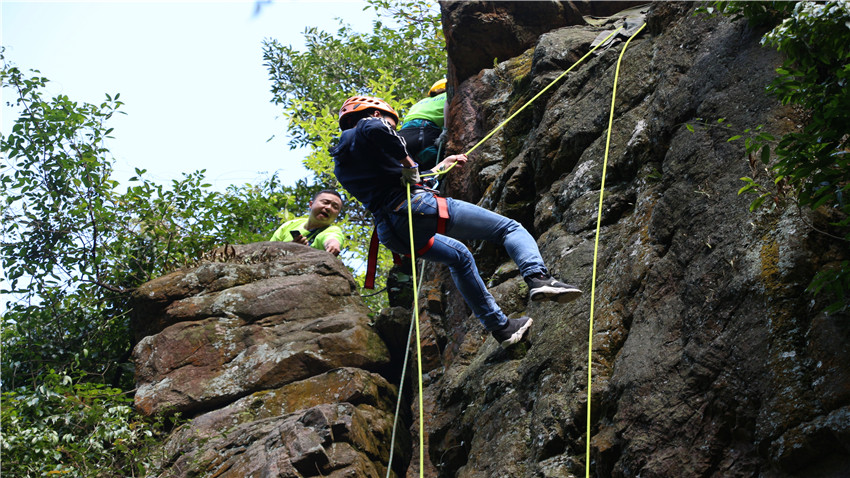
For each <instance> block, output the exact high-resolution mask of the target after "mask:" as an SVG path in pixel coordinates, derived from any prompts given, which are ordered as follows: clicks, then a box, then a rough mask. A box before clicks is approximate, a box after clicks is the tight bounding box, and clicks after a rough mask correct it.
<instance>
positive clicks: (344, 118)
mask: <svg viewBox="0 0 850 478" xmlns="http://www.w3.org/2000/svg"><path fill="white" fill-rule="evenodd" d="M370 108H375V109H376V110H380V111H383V112H384V113H389V114H391V115H392V116H393V117H395V120H396V123H398V113H396V112H395V110H394V109H393V107H392V106H390V105H389V103H387V102H386V101H384V100H382V99H380V98H375V97H373V96H352V97H351V98H349V99H347V100H345V103H343V104H342V108H340V109H339V127H340V129H342V130H346V129H349V128H351V127H353V126H354V125H353V124H351V119H352V117H351V116H349V115H351V114H352V113H357V112H361V111H366V110H368V109H370ZM355 116H356V115H355Z"/></svg>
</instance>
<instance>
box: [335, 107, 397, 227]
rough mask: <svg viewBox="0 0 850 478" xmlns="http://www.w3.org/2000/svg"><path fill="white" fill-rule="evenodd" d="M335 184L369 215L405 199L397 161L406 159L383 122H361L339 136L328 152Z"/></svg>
mask: <svg viewBox="0 0 850 478" xmlns="http://www.w3.org/2000/svg"><path fill="white" fill-rule="evenodd" d="M330 153H331V156H333V158H334V163H335V164H336V166H335V167H334V174H335V175H336V179H337V181H339V183H340V184H341V185H342V187H344V188H345V190H346V191H348V193H349V194H351V195H352V196H354V197H356V198H357V200H359V201H360V202H361V203H363V205H364V206H366V208H367V209H368V210H369V211H371V212H372V214H379V213H382V212H384V210H385V208H392V207H395V206H396V205H397V204H399V203H400V202H401V201H402V200H404V198H405V197H406V193H405V188H404V185H403V184H402V182H401V170H402V166H401V161H402V160H403V159H404V158H405V157H406V156H408V153H407V148H406V147H405V143H404V139H402V137H401V136H399V135H398V133H396V131H395V129H394V128H393V127H392V126H390V125H389V124H388V123H386V122H385V121H384V120H382V119H380V118H375V117H367V118H363V119H361V120H360V121H358V122H357V125H356V126H355V127H354V128H350V129H347V130H345V131H343V132H342V136H341V137H340V139H339V144H338V145H337V146H336V147H334V148H332V149H331V151H330Z"/></svg>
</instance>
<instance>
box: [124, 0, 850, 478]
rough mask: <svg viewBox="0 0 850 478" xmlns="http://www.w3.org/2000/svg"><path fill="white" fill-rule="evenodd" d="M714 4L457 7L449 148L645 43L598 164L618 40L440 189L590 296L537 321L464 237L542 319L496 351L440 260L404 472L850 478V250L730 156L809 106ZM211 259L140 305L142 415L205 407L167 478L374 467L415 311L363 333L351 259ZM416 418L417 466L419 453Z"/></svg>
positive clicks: (503, 298) (623, 86) (509, 268)
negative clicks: (824, 272)
mask: <svg viewBox="0 0 850 478" xmlns="http://www.w3.org/2000/svg"><path fill="white" fill-rule="evenodd" d="M697 6H698V5H697V4H695V3H690V2H682V3H678V2H657V3H653V4H652V5H650V6H648V7H646V8H643V9H640V8H637V9H636V8H634V7H633V3H632V2H622V3H621V2H442V3H441V8H442V11H443V22H444V29H445V33H446V38H447V42H448V54H449V61H450V65H451V66H450V74H449V80H450V115H451V116H450V118H449V120H448V123H447V124H448V127H449V135H450V139H449V144H448V151H449V152H452V153H457V152H464V151H467V150H468V149H469V148H471V147H472V146H473V145H474V144H476V143H477V142H478V141H479V140H480V139H481V138H483V137H484V136H485V135H486V134H487V133H489V132H490V131H491V130H492V129H493V128H494V127H496V126H497V125H499V124H500V123H502V121H504V120H505V119H506V118H507V117H508V116H509V115H512V114H513V113H514V112H516V111H518V110H519V108H520V107H521V106H522V105H523V104H525V102H526V101H528V100H529V99H530V98H532V97H533V96H535V95H537V94H538V93H539V92H541V91H542V90H543V89H544V88H545V87H546V86H547V85H549V84H550V82H551V81H552V80H554V79H555V78H557V77H558V76H559V75H560V74H561V73H562V72H563V71H565V70H566V69H567V68H569V67H570V66H571V65H573V63H574V62H576V61H577V60H578V59H579V58H581V57H582V56H583V55H584V54H585V53H587V52H588V51H589V50H590V48H591V44H592V43H593V42H594V40H595V39H596V38H597V37H598V36H599V34H600V32H603V31H610V30H613V28H614V27H615V26H618V25H620V24H623V22H625V24H626V26H627V27H629V28H631V27H632V26H634V25H638V24H641V23H642V22H644V21H645V22H646V24H647V27H646V28H645V29H644V30H643V32H642V33H641V34H640V35H639V36H637V37H636V38H635V39H634V40H633V41H632V42H631V44H630V46H629V49H628V50H627V51H626V53H625V55H624V56H623V59H622V62H621V64H620V70H619V81H618V83H617V97H616V102H615V109H614V121H613V127H612V128H611V131H610V149H609V150H608V153H607V155H606V143H607V142H608V141H607V140H608V118H609V111H610V107H611V93H612V90H613V86H614V75H615V70H616V68H617V62H618V58H619V55H620V52H621V51H622V48H623V44H624V40H625V38H626V37H625V36H623V35H618V36H617V37H616V38H615V40H614V41H613V42H612V43H611V44H610V45H607V46H605V47H604V48H601V49H600V50H598V51H597V53H596V54H595V55H592V56H590V57H589V58H588V59H586V60H584V62H583V63H582V64H581V65H579V66H578V67H576V68H575V69H574V70H573V71H571V73H570V74H569V75H567V76H566V77H565V78H564V79H562V80H560V82H559V83H557V84H555V85H554V86H553V87H552V88H550V89H548V90H547V91H546V92H545V93H544V94H543V95H541V96H540V97H539V98H538V99H537V100H536V102H535V103H534V104H533V105H532V106H531V107H529V108H527V109H525V110H523V112H522V113H520V114H519V115H517V116H516V117H515V118H514V119H513V120H512V121H511V122H510V123H508V125H507V126H506V127H504V128H503V129H501V130H499V132H498V133H496V134H495V135H494V136H493V137H492V138H491V139H489V140H488V141H487V142H486V143H484V144H482V145H481V147H479V148H478V149H476V150H475V151H474V153H472V154H471V155H470V161H469V163H467V164H466V165H465V167H464V168H463V169H459V168H456V170H453V171H452V172H451V173H450V174H449V175H448V176H447V177H446V178H444V180H443V183H444V184H446V186H447V191H446V194H447V195H450V196H453V197H455V198H460V199H464V200H467V201H470V202H473V203H478V204H480V205H482V206H484V207H486V208H488V209H491V210H494V211H496V212H499V213H501V214H503V215H506V216H509V217H512V218H514V219H516V220H518V221H520V222H521V223H523V225H524V226H525V227H526V228H527V229H528V230H529V231H531V232H532V234H533V235H534V236H535V237H537V238H538V245H539V247H540V250H541V252H542V254H543V257H544V259H545V260H546V263H547V265H548V267H549V268H550V269H551V270H552V271H553V272H555V273H556V275H559V276H560V277H561V278H563V279H564V280H565V281H568V282H571V283H574V284H577V285H578V286H579V287H581V288H582V289H583V290H584V291H585V293H584V295H583V296H582V297H581V298H580V299H579V300H577V301H575V302H573V303H570V304H567V305H558V304H554V303H534V304H529V303H528V300H527V295H528V293H527V292H528V291H527V288H526V286H525V283H524V282H523V280H522V278H521V277H519V275H518V272H517V268H516V267H515V266H514V265H513V264H512V263H511V262H510V260H509V259H508V258H507V257H506V254H505V251H504V250H503V249H500V248H498V247H495V246H493V245H491V244H482V243H470V244H468V245H469V247H470V248H471V249H472V250H473V252H474V253H475V255H476V260H477V262H478V266H479V269H480V270H481V273H482V276H483V277H484V279H485V281H486V282H487V285H488V287H489V288H490V289H491V291H492V292H493V294H494V296H495V297H496V299H497V301H498V302H499V304H500V305H501V306H502V308H503V309H504V310H505V312H506V313H508V314H509V315H528V316H531V317H533V318H534V325H533V327H532V328H531V329H530V332H529V337H528V340H527V341H524V342H521V343H520V344H518V345H517V346H515V347H513V348H511V349H508V350H503V349H501V348H500V347H499V346H498V345H497V344H496V343H495V341H494V340H493V339H492V338H491V337H490V336H489V335H488V334H487V333H486V332H485V331H484V330H483V329H482V328H481V326H480V324H478V322H477V321H476V320H475V319H474V317H472V316H471V315H470V313H469V310H468V309H467V308H466V306H465V304H464V303H463V301H462V300H461V299H460V297H459V294H458V293H457V291H456V290H455V289H454V286H453V284H452V281H451V279H450V277H449V275H448V272H447V271H446V270H444V269H443V268H441V267H435V266H433V265H428V267H427V268H426V269H425V273H424V277H421V278H420V280H422V281H423V282H424V291H423V293H422V297H420V300H419V304H420V305H421V307H422V313H421V317H420V319H421V327H420V335H421V337H422V349H423V353H424V357H423V372H424V376H423V383H424V384H425V396H424V409H425V410H424V412H425V421H424V423H423V424H419V423H417V422H416V421H413V420H414V419H415V417H418V411H417V410H416V409H415V407H416V404H417V403H418V401H417V400H415V399H413V400H409V403H412V404H413V405H410V406H406V407H405V409H404V413H402V419H403V420H402V421H403V424H404V426H405V427H409V431H407V429H406V433H400V434H398V438H397V442H396V444H395V445H396V448H395V450H396V455H395V456H396V458H394V461H393V465H392V469H393V472H394V473H397V475H398V476H408V477H411V478H412V477H418V476H427V477H462V478H473V477H474V478H479V477H480V478H491V477H500V478H501V477H516V478H528V477H541V478H569V477H578V476H584V474H585V464H586V463H587V462H588V461H589V462H590V468H591V469H590V475H591V476H597V477H605V478H607V477H623V478H631V477H636V476H642V477H681V476H689V477H691V476H693V477H726V476H760V477H807V478H809V477H838V476H846V473H847V470H850V453H848V451H850V365H848V364H850V347H848V345H847V344H848V343H850V317H847V315H846V314H845V315H829V314H827V313H825V312H824V310H825V308H826V305H827V302H828V299H827V298H825V297H822V296H813V295H812V294H811V293H810V292H808V291H807V286H808V284H809V283H810V282H811V279H812V277H813V276H814V274H815V273H816V272H817V271H818V270H821V269H823V268H826V267H831V266H834V265H835V264H837V263H840V262H841V261H843V260H848V259H849V258H850V248H847V246H846V244H843V243H841V242H839V241H836V240H834V239H833V238H832V237H831V236H830V235H828V234H824V233H822V232H821V231H825V232H829V229H830V226H829V223H830V222H831V221H832V219H831V218H829V217H827V214H828V213H829V212H828V211H816V212H811V211H800V210H798V209H797V208H796V207H793V206H790V205H787V204H784V203H782V202H779V203H777V204H776V205H775V206H774V207H772V208H766V209H763V210H761V211H759V212H757V213H751V212H749V210H748V206H749V202H750V198H748V197H745V196H739V195H738V194H737V192H738V189H739V188H741V186H742V185H743V183H742V182H741V181H740V179H739V178H741V177H743V176H750V177H754V178H756V179H757V180H759V181H761V182H762V183H765V184H771V182H770V181H771V179H772V178H770V177H769V176H768V175H767V173H766V172H765V170H764V169H763V167H762V166H761V163H760V162H759V161H758V159H751V158H748V157H747V155H746V153H745V151H744V148H743V145H742V144H740V143H741V141H733V142H729V141H728V139H729V138H730V137H731V136H733V135H735V134H741V133H742V132H743V131H744V130H745V129H747V128H756V127H758V126H759V125H763V130H764V131H768V132H770V133H771V134H773V135H774V136H776V137H779V136H781V135H782V134H785V133H788V132H791V131H795V130H796V129H797V128H800V127H801V125H802V124H803V122H804V120H805V114H804V112H799V111H795V110H793V109H791V108H788V107H784V106H782V105H781V104H779V103H778V102H777V101H776V100H775V99H773V98H772V97H771V96H770V95H768V94H767V93H766V92H765V86H766V85H767V84H768V83H769V82H770V79H771V78H772V76H773V74H774V69H775V68H776V67H777V66H778V65H779V64H780V63H781V58H780V57H779V55H778V54H777V53H776V52H775V51H772V50H769V49H764V48H762V47H761V46H760V45H759V40H760V38H761V36H762V34H763V33H764V31H757V30H753V29H752V28H750V27H749V26H748V25H747V24H746V21H745V20H737V21H733V20H731V19H729V18H724V17H710V16H707V15H704V14H697V15H695V14H694V13H695V9H696V7H697ZM625 7H629V8H630V10H628V11H627V12H626V13H622V14H614V15H611V14H612V13H613V12H615V11H619V10H620V9H622V8H625ZM582 15H585V16H582ZM587 15H593V17H590V16H587ZM605 15H611V16H610V17H609V18H607V19H604V18H598V17H601V16H605ZM494 58H497V59H498V64H496V65H494ZM603 162H607V170H606V175H605V181H604V185H605V188H604V200H603V201H602V212H601V217H599V224H600V238H599V242H598V244H599V248H598V253H596V254H595V253H594V247H595V243H596V241H595V233H596V227H597V219H598V215H597V210H598V207H599V203H600V199H599V197H600V196H599V194H600V188H601V186H602V183H603V179H602V171H603ZM594 256H596V274H595V276H596V281H595V284H593V264H594ZM214 259H215V260H213V261H210V262H205V263H203V264H201V265H200V266H198V267H196V268H194V269H191V270H184V271H178V272H175V273H173V274H171V275H168V276H165V277H162V278H160V279H157V280H155V281H152V282H151V283H149V284H146V285H145V286H143V287H142V288H140V289H139V291H138V292H137V295H136V304H135V308H134V317H133V323H134V330H135V331H136V340H137V341H138V345H137V347H136V349H135V358H136V364H137V380H138V384H139V385H138V392H137V396H136V403H137V405H138V408H139V409H140V410H142V411H143V412H145V413H149V414H165V413H173V412H175V411H180V412H182V413H183V414H184V416H188V417H191V421H190V422H189V423H188V424H186V425H184V426H183V427H181V428H179V429H178V430H176V431H175V432H174V434H173V435H172V436H171V438H170V439H169V441H168V442H167V443H166V444H165V445H164V457H163V460H162V463H161V465H160V467H159V469H158V470H156V473H153V472H152V474H158V475H160V476H174V477H182V476H233V477H236V476H284V477H302V476H333V477H341V476H351V477H371V476H385V473H386V468H387V462H388V455H389V449H390V446H389V444H390V441H391V439H390V434H391V427H392V420H393V412H394V410H393V407H394V403H395V397H396V390H397V386H398V382H399V374H400V363H401V356H402V355H403V353H404V349H405V345H404V344H405V343H406V337H407V333H408V326H409V311H406V310H404V309H403V308H399V307H396V308H393V309H389V310H387V311H384V312H382V314H380V316H379V317H377V318H376V319H375V324H374V328H373V327H372V325H371V324H372V319H371V318H370V315H369V311H368V310H367V309H366V307H365V306H364V305H363V303H362V301H361V300H360V298H359V297H358V296H357V294H356V286H355V283H354V280H353V279H352V277H351V275H350V274H349V273H348V272H347V271H346V269H345V268H344V267H343V266H342V264H341V263H340V262H339V261H337V260H336V259H335V258H333V257H332V256H330V255H328V254H326V253H324V252H321V251H315V250H312V249H309V248H305V247H302V246H299V245H297V244H283V243H259V244H251V245H246V246H236V247H233V248H227V249H221V250H219V251H217V252H216V254H214ZM591 290H592V291H593V293H592V294H591ZM592 297H593V303H592V304H591V298H592ZM591 309H592V310H593V312H594V313H593V322H592V328H591V327H590V326H591V324H590V320H589V319H590V312H591ZM590 339H592V346H591V345H590V344H589V341H590ZM589 349H590V350H591V351H592V356H591V357H590V376H591V381H590V385H591V391H590V394H589V395H590V397H589V399H588V385H589V384H588V362H589V358H588V351H589ZM390 357H392V359H390ZM416 382H417V380H416V379H415V378H409V382H406V383H405V390H408V391H409V390H415V385H414V386H409V385H411V384H415V383H416ZM406 393H407V392H406ZM412 417H413V418H412ZM588 418H589V436H588V433H587V430H588ZM415 420H418V419H415ZM420 425H422V426H423V428H424V430H425V433H426V440H425V447H426V450H425V452H426V459H425V463H424V469H422V470H419V469H418V459H412V460H411V456H416V455H417V454H418V452H419V450H418V449H417V445H418V439H417V438H416V437H417V427H419V426H420ZM411 438H413V439H412V440H411ZM588 440H589V450H590V456H589V457H587V456H586V455H585V453H586V452H585V450H586V449H587V448H586V447H587V444H588ZM588 458H589V459H588ZM408 465H409V466H408Z"/></svg>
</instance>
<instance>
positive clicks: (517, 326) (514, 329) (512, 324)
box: [490, 317, 533, 348]
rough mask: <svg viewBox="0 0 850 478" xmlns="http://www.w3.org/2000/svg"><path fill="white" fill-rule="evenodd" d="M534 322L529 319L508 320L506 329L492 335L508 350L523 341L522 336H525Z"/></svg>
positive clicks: (493, 332) (503, 328) (495, 331)
mask: <svg viewBox="0 0 850 478" xmlns="http://www.w3.org/2000/svg"><path fill="white" fill-rule="evenodd" d="M532 322H533V321H532V320H531V318H529V317H520V318H518V319H508V323H507V324H505V326H504V327H502V328H501V329H499V330H494V331H492V332H490V333H491V334H493V338H495V339H496V341H497V342H499V344H501V345H502V347H503V348H508V347H510V346H511V345H513V344H515V343H517V342H519V341H520V340H522V336H523V335H525V332H526V331H527V330H528V328H529V327H531V323H532Z"/></svg>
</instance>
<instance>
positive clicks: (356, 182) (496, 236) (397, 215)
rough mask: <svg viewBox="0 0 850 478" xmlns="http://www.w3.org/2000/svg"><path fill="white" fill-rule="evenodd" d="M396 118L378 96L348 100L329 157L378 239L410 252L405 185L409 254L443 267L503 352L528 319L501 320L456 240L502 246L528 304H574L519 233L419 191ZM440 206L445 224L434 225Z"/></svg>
mask: <svg viewBox="0 0 850 478" xmlns="http://www.w3.org/2000/svg"><path fill="white" fill-rule="evenodd" d="M397 124H398V114H397V113H396V112H395V110H394V109H393V108H392V107H391V106H390V105H389V104H387V103H386V102H385V101H384V100H382V99H380V98H374V97H369V96H353V97H351V98H349V99H348V100H346V101H345V103H344V104H343V105H342V108H341V109H340V111H339V126H340V129H341V130H342V134H341V136H340V138H339V143H338V144H337V146H335V147H334V148H333V149H331V151H330V153H331V155H332V156H333V157H334V162H335V168H334V174H335V175H336V178H337V180H338V181H339V183H340V184H341V185H342V186H343V187H344V188H345V189H346V190H347V191H348V192H349V194H351V195H352V196H354V197H356V198H357V199H358V200H359V201H360V202H361V203H363V205H364V206H365V207H366V208H367V209H368V210H369V211H371V212H372V214H373V216H374V218H375V226H376V229H377V233H378V238H379V240H380V242H381V243H382V244H384V245H385V246H387V247H388V248H389V249H390V250H392V251H394V252H396V253H398V254H409V253H410V237H409V227H408V213H407V208H408V205H407V192H406V191H407V190H406V184H410V185H411V195H412V197H411V201H410V203H411V208H412V213H413V236H414V247H415V249H416V251H417V256H419V257H422V258H423V259H426V260H430V261H435V262H439V263H441V264H445V265H446V266H448V268H449V271H450V273H451V276H452V279H453V280H454V282H455V285H456V286H457V288H458V290H459V291H460V293H461V295H463V298H464V299H465V300H466V303H467V304H468V305H469V307H470V308H471V309H472V311H473V313H474V314H475V316H476V317H477V318H478V319H479V320H480V321H481V323H482V324H483V325H484V328H485V329H487V330H488V331H490V332H491V334H492V335H493V337H494V338H495V339H496V341H498V342H499V343H500V344H501V345H502V346H503V347H508V346H510V345H512V344H515V343H517V342H519V341H520V340H521V339H522V338H523V336H524V335H525V333H526V331H527V330H528V328H529V327H530V326H531V323H532V319H531V318H529V317H521V318H517V319H509V318H508V317H507V316H505V314H504V313H503V312H502V310H501V309H500V308H499V306H498V305H497V304H496V301H495V299H494V298H493V296H492V295H491V294H490V292H489V291H488V290H487V287H486V286H485V285H484V281H483V280H482V279H481V276H480V275H479V274H478V269H477V267H476V265H475V259H474V258H473V256H472V253H471V252H470V251H469V249H467V248H466V246H465V245H463V243H461V242H460V240H481V239H484V240H489V241H492V242H495V243H497V244H501V245H503V246H504V247H505V248H506V249H507V252H508V255H509V256H510V257H511V259H513V261H514V262H516V264H517V266H518V267H519V271H520V273H521V274H522V277H523V278H524V279H525V281H526V282H527V283H528V286H529V296H530V299H531V300H532V301H537V300H543V299H549V300H555V301H558V302H561V303H566V302H569V301H572V300H574V299H576V298H578V297H579V296H580V295H581V291H580V290H579V289H578V288H576V287H575V286H572V285H569V284H565V283H563V282H560V281H558V280H556V279H555V278H553V277H552V276H551V275H550V274H549V271H548V270H547V269H546V267H545V265H544V264H543V258H542V257H541V255H540V251H539V250H538V248H537V243H536V241H535V240H534V238H533V237H532V236H531V234H529V233H528V231H526V229H525V228H524V227H522V225H521V224H520V223H518V222H517V221H514V220H513V219H508V218H506V217H503V216H501V215H499V214H496V213H494V212H492V211H489V210H487V209H484V208H482V207H479V206H476V205H474V204H470V203H467V202H465V201H460V200H455V199H452V198H445V199H443V198H438V197H437V195H436V194H434V192H433V191H430V190H428V189H427V188H426V187H425V186H423V184H422V181H421V177H420V174H419V170H418V165H417V164H416V163H415V162H414V161H413V159H412V158H411V157H410V155H409V154H408V153H407V150H406V148H405V142H404V139H402V138H401V137H400V136H399V134H398V133H397V132H396V126H397ZM466 161H467V157H466V155H463V154H457V155H452V156H448V157H446V158H445V159H444V160H443V161H441V162H440V163H439V164H437V166H435V167H434V168H433V169H432V171H437V170H440V169H444V168H447V167H449V166H451V165H452V164H454V163H457V165H458V166H462V165H463V164H464V163H466ZM440 200H442V201H443V202H444V204H445V205H446V206H447V212H448V219H447V220H444V222H443V224H442V226H443V227H444V228H445V232H444V233H436V231H437V228H438V226H440V225H441V224H440V222H441V219H440V216H441V212H442V211H441V210H440V209H441V208H440V207H439V206H438V203H439V202H440Z"/></svg>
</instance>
